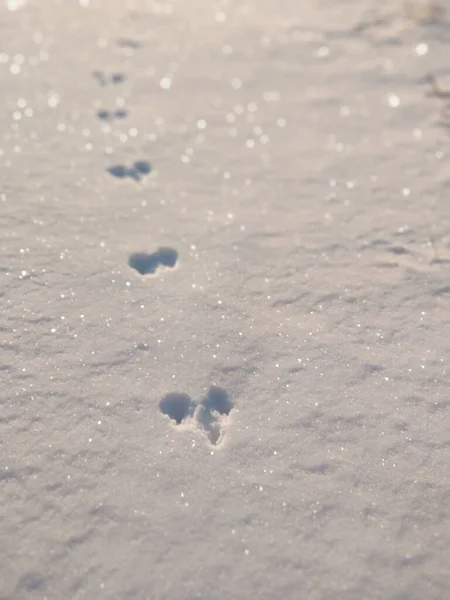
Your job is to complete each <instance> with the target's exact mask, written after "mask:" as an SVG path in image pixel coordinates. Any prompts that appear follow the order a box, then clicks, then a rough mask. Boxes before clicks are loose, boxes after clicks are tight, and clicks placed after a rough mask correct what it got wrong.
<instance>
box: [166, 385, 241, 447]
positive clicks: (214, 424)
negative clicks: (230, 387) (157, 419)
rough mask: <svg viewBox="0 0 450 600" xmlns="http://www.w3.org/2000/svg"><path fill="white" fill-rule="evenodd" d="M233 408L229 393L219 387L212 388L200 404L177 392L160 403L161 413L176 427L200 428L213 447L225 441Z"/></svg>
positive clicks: (168, 395)
mask: <svg viewBox="0 0 450 600" xmlns="http://www.w3.org/2000/svg"><path fill="white" fill-rule="evenodd" d="M233 407H234V405H233V402H232V401H231V399H230V397H229V395H228V393H227V391H226V390H224V389H223V388H220V387H217V386H212V387H210V388H209V390H208V393H207V394H206V396H205V397H204V398H203V399H202V400H201V401H200V402H198V403H197V402H195V401H194V400H192V398H191V397H190V396H188V394H180V393H176V392H175V393H170V394H167V395H166V396H164V398H163V399H162V400H161V402H160V403H159V408H160V410H161V412H162V413H163V414H164V415H166V416H167V417H169V418H170V419H171V420H172V421H173V422H174V425H175V426H180V425H182V424H186V425H190V426H194V427H198V428H199V429H200V430H201V431H202V432H203V433H204V435H206V437H207V439H208V441H209V443H210V444H211V445H212V446H217V445H220V443H221V442H222V441H223V439H224V436H225V432H226V429H227V426H228V424H229V414H230V412H231V410H232V409H233Z"/></svg>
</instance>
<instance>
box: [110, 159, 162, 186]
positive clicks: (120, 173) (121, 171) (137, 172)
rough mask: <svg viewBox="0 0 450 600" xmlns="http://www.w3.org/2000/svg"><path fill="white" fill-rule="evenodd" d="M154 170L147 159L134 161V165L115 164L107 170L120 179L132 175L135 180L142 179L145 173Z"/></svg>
mask: <svg viewBox="0 0 450 600" xmlns="http://www.w3.org/2000/svg"><path fill="white" fill-rule="evenodd" d="M151 170H152V167H151V165H150V163H149V162H147V161H146V160H138V161H136V162H135V163H133V166H131V167H127V166H126V165H114V166H113V167H108V169H107V171H108V173H109V174H110V175H112V176H113V177H117V178H118V179H126V178H127V177H130V178H131V179H134V181H140V180H141V179H142V177H143V176H144V175H148V174H149V173H150V172H151Z"/></svg>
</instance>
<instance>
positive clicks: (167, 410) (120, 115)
mask: <svg viewBox="0 0 450 600" xmlns="http://www.w3.org/2000/svg"><path fill="white" fill-rule="evenodd" d="M118 45H119V46H120V47H122V48H129V49H138V48H140V47H141V44H140V42H137V41H135V40H129V39H121V40H119V41H118ZM92 75H93V77H94V78H95V79H96V81H97V82H98V83H99V85H100V86H101V87H107V86H114V85H119V84H121V83H122V82H124V81H125V80H126V76H125V75H124V74H123V73H105V72H103V71H93V73H92ZM127 117H128V111H126V110H124V109H117V110H106V109H102V110H98V111H97V118H98V119H100V120H101V121H105V122H114V121H121V120H124V119H126V118H127ZM151 170H152V167H151V165H150V163H149V162H148V161H146V160H137V161H135V162H133V163H132V164H115V165H112V166H110V167H108V168H107V172H108V173H109V174H110V175H112V176H113V177H115V178H117V179H132V180H134V181H136V182H139V181H141V180H142V179H143V178H144V177H146V176H147V175H149V174H150V173H151ZM177 262H178V252H177V251H176V250H175V249H173V248H168V247H161V248H158V250H156V251H155V252H153V253H145V252H136V253H134V254H132V255H131V256H130V257H129V260H128V265H129V267H131V268H132V269H134V270H136V271H137V272H138V273H139V274H140V275H154V274H155V273H156V272H157V271H158V270H159V269H167V268H171V269H173V268H174V267H175V266H176V265H177ZM159 408H160V410H161V412H162V414H164V415H165V416H167V417H168V418H169V419H170V420H171V421H172V423H173V424H174V426H175V427H177V428H181V429H183V425H187V426H188V428H192V427H195V428H198V429H199V430H200V431H201V432H202V433H203V434H204V435H205V436H206V438H207V440H208V442H209V443H210V444H211V445H212V446H219V445H220V444H221V443H222V441H223V439H224V436H225V433H226V430H227V427H228V424H229V415H230V412H231V411H232V409H233V408H234V404H233V402H232V401H231V399H230V397H229V395H228V392H227V391H226V390H224V389H223V388H220V387H217V386H212V387H210V388H209V390H208V392H207V394H206V395H205V397H204V398H203V399H202V400H200V401H199V402H196V401H194V400H193V399H192V398H191V397H190V396H189V395H188V394H183V393H178V392H173V393H170V394H167V395H166V396H164V398H162V400H161V401H160V403H159Z"/></svg>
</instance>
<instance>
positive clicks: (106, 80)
mask: <svg viewBox="0 0 450 600" xmlns="http://www.w3.org/2000/svg"><path fill="white" fill-rule="evenodd" d="M92 77H94V79H96V80H97V81H98V83H99V84H100V85H101V86H102V87H105V86H106V85H117V84H118V83H122V82H123V81H125V79H126V77H125V75H124V74H123V73H103V72H102V71H92Z"/></svg>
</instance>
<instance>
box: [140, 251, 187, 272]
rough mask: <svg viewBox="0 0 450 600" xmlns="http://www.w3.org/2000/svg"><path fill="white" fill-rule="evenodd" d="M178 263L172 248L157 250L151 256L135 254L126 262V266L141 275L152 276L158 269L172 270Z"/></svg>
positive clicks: (176, 253)
mask: <svg viewBox="0 0 450 600" xmlns="http://www.w3.org/2000/svg"><path fill="white" fill-rule="evenodd" d="M177 261H178V252H177V251H176V250H174V248H159V249H158V250H157V251H156V252H153V254H146V253H145V252H136V253H134V254H132V255H131V256H130V258H129V260H128V265H129V266H130V267H131V268H132V269H136V271H137V272H138V273H140V274H141V275H153V274H154V273H156V271H157V270H158V269H159V268H160V267H170V268H171V269H173V268H174V267H175V265H176V264H177Z"/></svg>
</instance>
